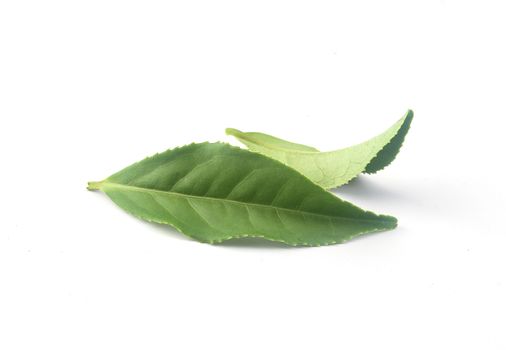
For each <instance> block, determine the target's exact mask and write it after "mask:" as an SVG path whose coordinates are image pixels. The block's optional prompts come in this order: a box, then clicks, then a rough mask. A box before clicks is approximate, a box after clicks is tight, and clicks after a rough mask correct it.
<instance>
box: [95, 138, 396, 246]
mask: <svg viewBox="0 0 506 350" xmlns="http://www.w3.org/2000/svg"><path fill="white" fill-rule="evenodd" d="M88 189H90V190H102V191H103V192H105V193H106V194H107V195H108V196H109V197H110V198H111V199H112V200H113V201H114V202H115V203H116V204H117V205H119V206H120V207H121V208H123V209H124V210H126V211H127V212H129V213H131V214H133V215H135V216H137V217H139V218H141V219H144V220H148V221H153V222H157V223H162V224H169V225H171V226H173V227H175V228H176V229H178V230H179V231H181V232H183V233H184V234H186V235H188V236H190V237H192V238H194V239H197V240H199V241H202V242H208V243H218V242H221V241H224V240H228V239H231V238H240V237H261V238H265V239H268V240H271V241H279V242H284V243H286V244H290V245H309V246H318V245H327V244H333V243H341V242H344V241H346V240H349V239H351V238H352V237H354V236H357V235H360V234H363V233H368V232H375V231H381V230H387V229H393V228H395V227H396V225H397V220H396V219H395V218H393V217H390V216H383V215H376V214H374V213H371V212H368V211H364V210H362V209H360V208H358V207H356V206H354V205H352V204H350V203H348V202H345V201H343V200H341V199H339V198H337V197H336V196H334V195H333V194H332V193H329V192H327V191H325V190H324V189H322V188H321V187H319V186H317V185H316V184H314V183H312V182H311V181H309V180H308V179H307V178H306V177H304V176H303V175H301V174H299V173H298V172H296V171H295V170H293V169H291V168H289V167H287V166H285V165H283V164H282V163H280V162H278V161H276V160H273V159H270V158H268V157H265V156H263V155H260V154H258V153H254V152H249V151H247V150H243V149H240V148H238V147H232V146H230V145H228V144H223V143H201V144H192V145H188V146H184V147H181V148H176V149H173V150H168V151H165V152H164V153H161V154H156V155H154V156H153V157H150V158H146V159H144V160H143V161H141V162H139V163H135V164H133V165H131V166H129V167H127V168H125V169H123V170H121V171H120V172H118V173H116V174H114V175H112V176H110V177H109V178H107V179H106V180H104V181H101V182H90V183H89V184H88Z"/></svg>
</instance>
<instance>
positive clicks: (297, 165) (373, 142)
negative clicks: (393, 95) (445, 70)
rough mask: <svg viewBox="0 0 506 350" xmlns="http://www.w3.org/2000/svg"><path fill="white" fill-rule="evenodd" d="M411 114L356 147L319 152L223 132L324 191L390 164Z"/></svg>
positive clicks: (276, 140)
mask: <svg viewBox="0 0 506 350" xmlns="http://www.w3.org/2000/svg"><path fill="white" fill-rule="evenodd" d="M412 120H413V111H411V110H409V111H408V112H407V113H406V115H405V116H404V117H403V118H401V119H400V120H399V121H397V122H396V123H395V124H394V125H392V126H391V127H390V128H389V129H388V130H386V131H385V132H383V133H382V134H380V135H378V136H376V137H374V138H372V139H370V140H368V141H366V142H363V143H360V144H358V145H355V146H351V147H348V148H343V149H340V150H337V151H330V152H320V151H318V150H317V149H316V148H314V147H310V146H305V145H301V144H297V143H293V142H289V141H285V140H282V139H279V138H277V137H274V136H270V135H267V134H263V133H259V132H242V131H239V130H237V129H231V128H229V129H226V133H227V135H232V136H234V137H236V138H237V139H238V140H239V141H240V142H242V143H243V144H244V145H246V146H247V147H248V148H249V149H250V150H252V151H255V152H258V153H262V154H264V155H266V156H268V157H270V158H273V159H276V160H278V161H280V162H282V163H284V164H286V165H288V166H290V167H292V168H294V169H296V170H297V171H299V172H300V173H302V174H303V175H305V176H307V177H308V178H309V179H310V180H312V181H313V182H315V183H317V184H319V185H320V186H322V187H324V188H327V189H328V188H335V187H339V186H341V185H344V184H346V183H348V182H349V181H350V180H352V179H353V178H355V177H356V176H358V175H359V174H360V173H368V174H373V173H376V172H378V171H379V170H382V169H383V168H385V167H386V166H387V165H389V164H390V163H392V162H393V160H394V159H395V157H396V155H397V153H399V150H400V148H401V146H402V143H403V142H404V138H405V137H406V134H407V133H408V130H409V127H410V125H411V121H412Z"/></svg>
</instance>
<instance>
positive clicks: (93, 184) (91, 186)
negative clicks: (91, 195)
mask: <svg viewBox="0 0 506 350" xmlns="http://www.w3.org/2000/svg"><path fill="white" fill-rule="evenodd" d="M102 182H103V181H90V182H88V187H86V189H87V190H88V191H98V190H100V187H101V186H102Z"/></svg>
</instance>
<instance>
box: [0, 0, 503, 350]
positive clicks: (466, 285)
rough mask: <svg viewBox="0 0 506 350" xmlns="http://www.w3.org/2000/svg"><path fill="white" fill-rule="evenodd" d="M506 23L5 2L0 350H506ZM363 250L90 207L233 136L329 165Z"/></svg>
mask: <svg viewBox="0 0 506 350" xmlns="http://www.w3.org/2000/svg"><path fill="white" fill-rule="evenodd" d="M505 16H506V5H505V4H504V2H503V1H449V0H446V1H443V0H441V1H353V2H352V1H272V0H270V1H108V0H105V1H104V0H102V1H51V0H50V1H23V0H16V1H10V0H3V1H1V2H0V118H1V119H0V120H1V124H0V155H1V171H0V181H1V184H2V186H1V191H0V206H1V213H2V214H1V218H0V348H1V349H6V350H7V349H9V350H11V349H336V348H340V349H506V335H505V333H504V330H505V328H506V327H505V326H506V301H505V298H504V296H505V295H506V287H505V284H506V271H505V268H506V254H505V247H506V237H505V236H506V230H505V228H504V211H505V209H506V208H505V200H506V190H505V186H504V184H503V178H504V175H503V174H504V170H505V166H504V150H505V149H506V141H505V137H504V134H505V126H504V125H505V124H504V120H505V117H506V115H505V111H504V101H505V97H506V83H505V82H506V64H505V62H506V51H505V34H504V33H506V21H504V18H505ZM408 108H412V109H413V110H414V112H415V119H414V121H413V125H412V128H411V131H410V133H409V135H408V136H407V139H406V142H405V145H404V147H403V148H402V150H401V153H400V154H399V156H398V157H397V159H396V160H395V162H394V163H393V164H392V165H391V166H390V167H388V168H387V169H385V170H384V171H382V172H380V173H378V174H377V175H372V176H361V177H360V179H359V180H358V181H355V182H353V183H351V184H349V185H347V186H344V187H342V188H340V189H338V190H335V191H334V193H335V194H336V195H337V196H340V197H342V198H344V199H346V200H350V201H352V202H354V203H356V204H357V205H359V206H361V207H363V208H367V209H370V210H373V211H375V212H379V213H385V214H391V215H394V216H396V217H397V218H398V219H399V227H398V228H397V229H396V230H393V231H388V232H383V233H378V234H374V235H368V236H365V237H362V238H359V239H355V240H352V241H350V242H348V243H346V244H342V245H334V246H328V247H320V248H289V247H285V246H283V245H281V244H274V243H266V242H262V241H259V240H248V241H244V242H243V241H235V242H229V243H225V244H222V245H217V246H212V245H207V244H202V243H198V242H195V241H192V240H190V239H189V238H186V237H185V236H183V235H181V234H180V233H178V232H176V231H175V230H173V229H171V228H169V227H165V226H161V225H153V224H149V223H146V222H142V221H139V220H137V219H135V218H133V217H131V216H129V215H128V214H126V213H124V212H123V211H122V210H121V209H119V208H118V207H116V206H115V205H114V204H113V203H112V202H111V201H110V200H109V199H107V198H106V197H105V196H104V195H101V194H99V193H92V192H88V191H86V183H87V181H90V180H101V179H103V178H105V177H107V176H108V175H110V174H112V173H113V172H115V171H117V170H119V169H121V168H123V167H125V166H127V165H129V164H131V163H133V162H135V161H138V160H140V159H142V158H144V157H145V156H148V155H151V154H154V153H156V152H160V151H163V150H165V149H168V148H172V147H176V146H180V145H184V144H188V143H191V142H200V141H217V140H221V141H229V142H231V143H234V144H237V143H235V142H234V140H232V139H230V138H228V137H227V136H225V134H224V129H225V128H226V127H235V128H238V129H241V130H246V131H263V132H267V133H270V134H273V135H277V136H280V137H283V138H286V139H289V140H293V141H297V142H300V143H305V144H309V145H312V146H315V147H317V148H319V149H323V150H332V149H337V148H340V147H344V146H348V145H351V144H354V143H358V142H361V141H363V140H365V139H367V138H369V137H372V136H374V135H376V134H378V133H379V132H381V131H383V130H384V129H385V128H386V127H388V126H389V125H391V124H392V123H393V122H395V121H396V120H397V119H399V118H400V117H401V116H402V115H403V114H404V113H405V111H406V110H407V109H408Z"/></svg>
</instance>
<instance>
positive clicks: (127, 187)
mask: <svg viewBox="0 0 506 350" xmlns="http://www.w3.org/2000/svg"><path fill="white" fill-rule="evenodd" d="M104 187H109V188H118V189H123V190H126V191H133V192H141V193H144V192H145V193H149V194H160V195H165V196H174V197H181V198H185V199H188V198H190V199H196V200H204V201H212V202H228V203H231V204H239V205H244V206H245V207H246V208H248V206H253V207H260V208H268V209H274V210H282V211H287V212H291V213H297V214H302V215H305V214H306V215H313V216H319V217H323V218H330V219H332V218H334V219H340V220H347V221H352V222H365V223H384V224H392V221H391V220H382V219H381V218H379V217H378V218H377V219H356V218H349V217H344V216H338V215H324V214H318V213H313V212H308V211H303V210H295V209H289V208H282V207H276V206H273V205H265V204H258V203H247V202H239V201H235V200H232V199H223V198H214V197H201V196H194V195H190V194H183V193H177V192H167V191H160V190H154V189H151V188H144V187H137V186H130V185H123V184H118V183H114V182H107V181H105V182H102V183H101V189H102V190H103V188H104Z"/></svg>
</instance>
